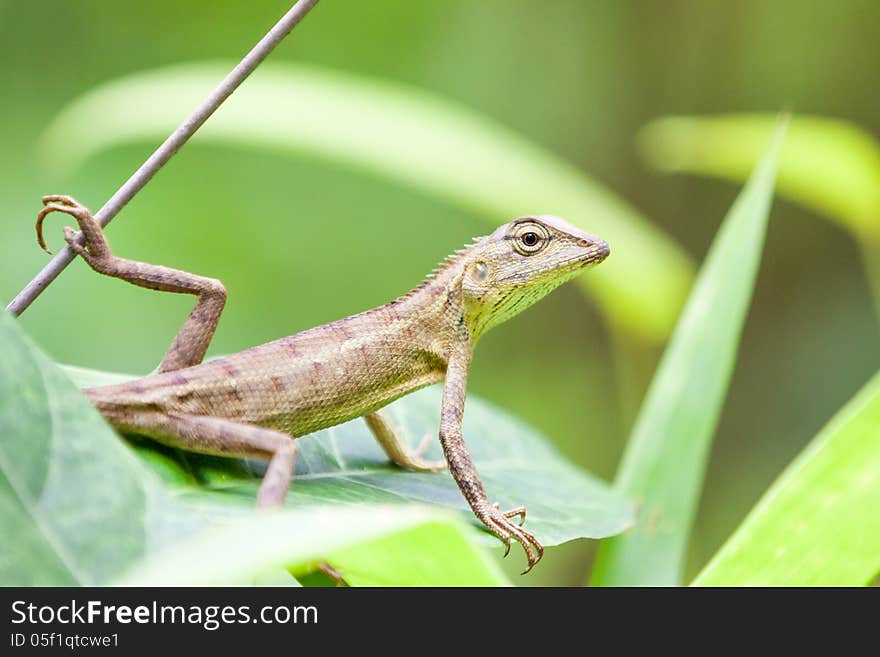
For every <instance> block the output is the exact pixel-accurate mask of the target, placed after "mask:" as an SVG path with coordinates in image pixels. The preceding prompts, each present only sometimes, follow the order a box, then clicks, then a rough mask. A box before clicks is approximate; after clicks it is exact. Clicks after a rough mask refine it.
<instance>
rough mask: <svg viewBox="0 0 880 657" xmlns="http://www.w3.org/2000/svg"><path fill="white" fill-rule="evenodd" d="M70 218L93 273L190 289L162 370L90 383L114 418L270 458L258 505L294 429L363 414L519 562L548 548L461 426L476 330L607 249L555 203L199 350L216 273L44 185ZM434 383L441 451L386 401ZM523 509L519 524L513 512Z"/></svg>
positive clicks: (399, 456)
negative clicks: (442, 479)
mask: <svg viewBox="0 0 880 657" xmlns="http://www.w3.org/2000/svg"><path fill="white" fill-rule="evenodd" d="M52 212H60V213H64V214H67V215H69V216H71V217H73V218H74V219H75V220H76V222H77V224H78V226H79V230H80V231H81V233H82V236H83V243H82V244H80V243H79V241H78V233H77V231H75V230H74V229H73V228H72V227H70V226H65V228H64V239H65V241H66V242H67V244H68V245H70V247H71V248H72V249H73V250H74V251H75V253H76V254H77V255H79V256H81V257H82V259H83V260H85V261H86V263H87V264H88V265H89V266H90V267H91V268H92V269H93V270H94V271H96V272H98V273H100V274H104V275H107V276H111V277H114V278H119V279H122V280H125V281H127V282H129V283H132V284H134V285H138V286H140V287H145V288H150V289H155V290H161V291H165V292H175V293H182V294H191V295H195V296H196V302H195V306H194V308H193V310H192V312H191V313H190V314H189V316H188V317H187V318H186V320H185V321H184V323H183V325H182V326H181V328H180V329H179V331H178V333H177V334H176V336H175V337H174V339H173V341H172V342H171V345H170V346H169V347H168V350H167V352H166V353H165V356H164V358H163V359H162V361H161V363H160V364H159V367H158V369H157V370H156V371H155V372H154V373H152V374H148V375H147V376H144V377H142V378H138V379H135V380H133V381H128V382H125V383H118V384H112V385H106V386H99V387H92V388H86V389H85V390H84V393H85V395H86V396H87V397H88V399H89V400H90V401H91V402H92V404H93V405H94V406H95V407H96V408H97V410H98V412H99V413H100V414H101V415H102V416H103V417H104V419H105V420H106V421H107V422H108V423H109V424H110V425H111V426H112V427H114V428H115V429H117V430H119V431H122V432H126V433H135V434H140V435H143V436H146V437H147V438H151V439H153V440H155V441H157V442H160V443H163V444H166V445H170V446H173V447H178V448H182V449H184V450H189V451H193V452H198V453H204V454H213V455H222V456H229V457H241V458H257V459H262V460H265V461H268V465H267V468H266V472H265V475H264V476H263V480H262V482H261V483H260V487H259V490H258V493H257V506H258V507H261V508H272V507H279V506H282V505H283V504H284V501H285V498H286V495H287V490H288V487H289V485H290V483H291V480H292V477H293V471H294V465H295V460H296V452H297V448H296V442H295V440H292V438H297V437H300V436H304V435H306V434H309V433H312V432H315V431H318V430H320V429H323V428H326V427H330V426H333V425H336V424H340V423H342V422H345V421H348V420H351V419H354V418H357V417H361V416H362V417H364V418H365V420H366V423H367V425H368V427H369V429H370V431H371V432H372V434H373V435H374V436H375V438H376V439H377V441H378V443H379V445H380V446H381V447H382V448H383V450H384V451H385V453H386V454H387V456H388V457H389V459H390V460H391V461H392V462H394V463H396V464H397V465H399V466H402V467H404V468H408V469H411V470H416V471H435V470H440V469H443V468H445V467H448V468H449V471H450V473H451V475H452V477H453V478H454V479H455V482H456V483H457V485H458V487H459V489H460V490H461V493H462V494H463V496H464V498H465V500H466V501H467V503H468V504H469V506H470V508H471V509H472V511H473V513H474V515H475V516H476V518H477V519H479V520H480V521H481V522H482V523H483V524H484V525H485V526H486V528H487V529H488V530H489V531H491V532H492V533H493V534H495V535H496V536H497V537H498V538H499V539H500V540H501V541H502V542H503V544H504V545H505V547H506V550H505V556H507V554H509V552H510V546H511V539H513V540H515V541H517V542H518V543H519V544H520V545H521V546H522V548H523V550H524V552H525V556H526V559H527V562H528V565H527V568H526V570H525V571H524V573H525V572H528V571H529V570H531V569H532V567H534V565H535V564H536V563H538V561H539V560H540V559H541V557H542V556H543V553H544V547H543V545H542V544H541V542H540V541H539V540H538V539H537V538H536V537H535V536H534V535H533V534H532V533H531V532H529V531H527V530H526V529H524V528H523V524H524V522H525V517H526V510H525V507H522V506H521V507H517V508H514V509H510V510H501V508H500V506H499V505H498V504H493V503H490V502H489V498H488V496H487V493H486V491H485V489H484V487H483V484H482V482H481V480H480V476H479V473H478V472H477V469H476V467H475V465H474V462H473V459H472V458H471V455H470V452H469V450H468V447H467V445H466V444H465V442H464V437H463V435H462V419H463V415H464V404H465V391H466V384H467V375H468V368H469V365H470V362H471V356H472V353H473V349H474V347H475V345H476V344H477V341H478V340H479V339H480V338H481V337H482V336H483V335H484V334H485V333H486V332H487V331H488V330H489V329H491V328H493V327H495V326H497V325H498V324H500V323H501V322H504V321H505V320H507V319H509V318H510V317H512V316H514V315H516V314H517V313H519V312H520V311H522V310H524V309H525V308H527V307H529V306H531V305H532V304H534V303H535V302H536V301H538V300H539V299H541V298H542V297H544V296H545V295H547V294H548V293H549V292H551V291H552V290H553V289H555V288H556V287H558V286H559V285H561V284H562V283H565V282H566V281H568V280H570V279H572V278H573V277H575V276H576V275H578V274H579V273H580V272H581V271H582V270H584V269H586V268H588V267H591V266H593V265H596V264H598V263H600V262H602V261H603V260H604V259H605V258H606V257H608V255H609V253H610V249H609V246H608V244H607V243H606V242H605V241H604V240H602V239H601V238H599V237H596V236H594V235H591V234H589V233H586V232H584V231H583V230H580V229H579V228H576V227H574V226H572V225H570V224H569V223H567V222H566V221H564V220H563V219H561V218H559V217H555V216H551V215H528V216H522V217H518V218H516V219H514V220H512V221H510V222H508V223H505V224H503V225H501V226H500V227H499V228H497V229H496V230H495V231H494V232H492V233H491V234H489V235H487V236H484V237H478V238H474V240H473V242H472V243H471V244H469V245H466V246H465V247H464V248H462V249H459V250H458V251H456V252H455V253H453V254H452V255H450V256H449V257H447V258H446V259H445V260H444V261H443V262H442V263H441V264H440V265H439V266H438V267H437V268H436V269H435V270H434V271H433V272H432V273H431V274H429V275H428V277H427V278H426V279H425V280H424V281H423V282H422V283H421V284H420V285H418V286H417V287H415V288H414V289H412V290H411V291H410V292H407V293H406V294H404V295H402V296H400V297H398V298H397V299H395V300H393V301H391V302H389V303H386V304H385V305H382V306H378V307H376V308H373V309H371V310H367V311H365V312H361V313H359V314H355V315H352V316H350V317H346V318H344V319H340V320H337V321H334V322H331V323H329V324H324V325H322V326H318V327H316V328H312V329H308V330H305V331H302V332H300V333H296V334H294V335H291V336H288V337H284V338H281V339H278V340H275V341H273V342H268V343H266V344H263V345H260V346H256V347H252V348H250V349H246V350H244V351H240V352H237V353H234V354H230V355H227V356H222V357H218V358H215V359H211V360H207V361H204V362H203V358H204V356H205V352H206V351H207V349H208V345H209V343H210V341H211V338H212V337H213V335H214V331H215V329H216V327H217V323H218V321H219V318H220V314H221V312H222V310H223V307H224V304H225V302H226V289H225V288H224V286H223V284H222V283H221V282H220V281H219V280H218V279H215V278H208V277H204V276H198V275H195V274H191V273H189V272H185V271H181V270H177V269H171V268H168V267H164V266H161V265H153V264H147V263H143V262H137V261H133V260H127V259H124V258H121V257H118V256H116V255H114V254H113V253H112V252H111V250H110V246H109V244H108V242H107V239H106V237H105V236H104V233H103V229H102V228H101V226H100V224H99V223H98V222H97V221H96V219H95V218H94V216H93V215H92V213H91V212H90V211H89V209H88V208H87V207H86V206H84V205H83V204H81V203H79V202H78V201H76V200H75V199H74V198H72V197H70V196H65V195H50V196H45V197H43V208H42V209H41V210H40V212H39V214H38V215H37V221H36V231H37V241H38V243H39V244H40V246H41V247H43V249H45V250H47V251H48V248H47V247H46V243H45V240H44V238H43V220H44V218H45V217H46V216H47V215H48V214H49V213H52ZM441 381H442V382H443V395H442V402H441V410H440V429H439V438H440V443H441V445H442V448H443V454H444V456H445V463H444V462H430V461H427V460H425V459H424V458H422V452H423V450H424V448H425V447H426V443H425V442H424V441H423V443H422V446H421V447H419V448H418V449H416V450H412V451H411V450H409V449H408V448H407V447H406V445H405V443H404V441H403V440H402V437H401V436H400V435H399V431H398V429H397V428H396V427H395V426H394V425H393V424H392V423H391V422H390V420H389V419H388V417H387V416H386V414H385V413H383V411H382V410H381V409H382V407H384V406H385V405H387V404H388V403H390V402H392V401H394V400H395V399H397V398H399V397H401V396H402V395H405V394H407V393H409V392H412V391H414V390H416V389H418V388H422V387H424V386H427V385H430V384H434V383H439V382H441ZM514 519H518V522H514Z"/></svg>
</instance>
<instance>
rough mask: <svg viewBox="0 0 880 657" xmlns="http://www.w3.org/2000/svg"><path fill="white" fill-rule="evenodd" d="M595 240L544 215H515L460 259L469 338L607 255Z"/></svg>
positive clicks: (482, 331)
mask: <svg viewBox="0 0 880 657" xmlns="http://www.w3.org/2000/svg"><path fill="white" fill-rule="evenodd" d="M609 253H610V249H609V248H608V244H607V243H606V242H605V241H604V240H602V239H601V238H599V237H596V236H594V235H590V234H589V233H585V232H584V231H582V230H580V229H579V228H575V227H574V226H572V225H571V224H569V223H567V222H566V221H563V220H562V219H560V218H559V217H554V216H550V215H542V216H526V217H519V218H518V219H514V220H513V221H511V222H509V223H507V224H504V225H503V226H501V227H499V228H498V229H497V230H496V231H495V232H494V233H492V234H491V235H488V236H487V237H483V238H482V239H480V240H479V241H477V242H476V243H475V244H474V245H473V246H472V247H471V248H470V249H468V250H467V252H466V253H465V254H464V255H465V257H464V258H463V259H462V264H463V268H462V279H461V285H462V293H463V296H464V307H465V317H466V321H467V323H468V327H469V329H470V330H471V334H472V336H473V338H474V339H476V338H478V337H479V336H480V335H482V334H483V333H485V332H486V331H487V330H489V329H490V328H492V327H493V326H497V325H498V324H500V323H501V322H503V321H505V320H507V319H509V318H511V317H513V316H514V315H516V314H517V313H519V312H520V311H522V310H524V309H525V308H528V307H529V306H531V305H532V304H533V303H535V302H536V301H538V300H540V299H541V298H543V297H544V296H545V295H547V294H548V293H549V292H551V291H553V290H554V289H555V288H557V287H558V286H560V285H562V284H563V283H565V282H566V281H568V280H570V279H572V278H574V277H575V276H576V275H577V274H578V273H580V272H581V271H582V270H584V269H586V268H588V267H590V266H593V265H597V264H599V263H600V262H602V261H603V260H604V259H605V258H607V257H608V254H609Z"/></svg>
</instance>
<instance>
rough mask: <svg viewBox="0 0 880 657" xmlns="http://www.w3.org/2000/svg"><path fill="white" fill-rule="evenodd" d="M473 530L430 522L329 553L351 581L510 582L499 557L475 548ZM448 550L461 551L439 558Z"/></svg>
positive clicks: (385, 583)
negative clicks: (496, 557) (490, 555)
mask: <svg viewBox="0 0 880 657" xmlns="http://www.w3.org/2000/svg"><path fill="white" fill-rule="evenodd" d="M471 531H472V530H471ZM469 535H470V531H467V532H465V531H463V530H462V528H461V527H460V526H458V525H457V524H452V523H445V524H438V523H434V524H425V525H421V526H417V527H414V528H412V529H410V530H406V531H403V532H400V533H399V534H396V535H393V536H390V537H383V538H379V539H376V540H375V541H370V542H369V543H365V544H362V545H359V546H357V547H356V548H354V549H352V548H349V549H346V550H340V551H338V552H331V553H329V555H328V557H327V559H328V561H329V562H330V563H331V564H332V565H333V567H334V568H335V569H336V570H337V571H339V573H340V574H341V575H342V576H343V578H344V579H345V581H346V583H347V584H349V585H351V586H504V585H507V584H509V582H508V580H507V578H506V577H505V575H504V574H503V573H502V572H501V569H500V568H499V567H498V563H497V562H496V561H495V560H493V559H488V558H487V557H486V554H485V552H483V551H482V550H475V549H473V547H472V543H471V542H470V540H469ZM447 554H450V555H451V554H454V555H456V556H455V558H454V560H452V559H442V560H441V559H437V555H447Z"/></svg>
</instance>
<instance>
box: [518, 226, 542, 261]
mask: <svg viewBox="0 0 880 657" xmlns="http://www.w3.org/2000/svg"><path fill="white" fill-rule="evenodd" d="M546 244H547V232H546V231H545V230H544V229H543V228H542V227H541V226H539V225H538V224H522V225H521V226H519V228H518V230H517V231H516V234H515V235H514V241H513V245H514V248H516V250H517V251H519V252H520V253H521V254H522V255H533V254H535V253H537V252H538V251H540V250H541V249H543V248H544V246H546Z"/></svg>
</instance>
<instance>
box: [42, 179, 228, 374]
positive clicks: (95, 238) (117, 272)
mask: <svg viewBox="0 0 880 657" xmlns="http://www.w3.org/2000/svg"><path fill="white" fill-rule="evenodd" d="M43 205H44V206H45V207H44V208H43V209H42V210H41V211H40V213H39V214H38V215H37V226H36V227H37V241H38V242H39V244H40V246H41V247H43V248H44V249H46V242H45V241H44V240H43V219H45V217H46V215H47V214H49V213H50V212H63V213H64V214H68V215H70V216H71V217H73V218H74V219H76V221H77V223H78V224H79V228H80V230H81V231H82V233H83V237H84V238H85V246H81V245H79V244H77V243H76V242H75V241H74V240H75V238H76V233H75V232H74V230H73V229H72V228H70V227H69V226H66V227H65V228H64V240H65V241H66V242H67V244H68V245H69V246H70V248H72V249H73V250H74V251H75V252H76V253H77V254H78V255H80V256H82V258H83V260H85V261H86V262H87V263H88V264H89V266H90V267H91V268H92V269H94V270H95V271H96V272H98V273H100V274H104V275H105V276H111V277H113V278H121V279H122V280H124V281H128V282H129V283H132V284H134V285H138V286H140V287H146V288H149V289H152V290H162V291H165V292H177V293H179V294H180V293H182V294H194V295H196V296H197V297H198V301H196V305H195V307H194V308H193V310H192V312H191V313H190V314H189V317H187V319H186V321H185V322H184V323H183V326H181V327H180V330H179V331H178V332H177V335H176V336H175V337H174V340H173V341H172V342H171V346H169V347H168V351H167V352H165V357H164V358H163V359H162V362H161V363H160V364H159V371H160V372H169V371H171V370H178V369H182V368H184V367H190V366H192V365H197V364H199V363H200V362H202V358H204V357H205V352H206V351H207V350H208V345H209V344H210V342H211V338H212V337H213V336H214V331H215V330H216V328H217V322H218V321H219V320H220V313H221V312H222V311H223V306H224V304H225V303H226V289H225V288H224V287H223V284H222V283H221V282H220V281H218V280H217V279H215V278H206V277H205V276H197V275H195V274H190V273H189V272H185V271H181V270H179V269H171V268H169V267H163V266H161V265H151V264H147V263H144V262H136V261H134V260H126V259H124V258H119V257H117V256H115V255H113V254H112V253H111V252H110V246H109V245H108V244H107V239H106V238H105V237H104V232H103V230H102V229H101V225H100V224H99V223H98V222H97V221H96V220H95V218H94V217H93V216H92V213H91V212H90V211H89V209H88V208H87V207H86V206H84V205H83V204H82V203H80V202H79V201H77V200H76V199H74V198H72V197H70V196H61V195H52V196H44V197H43ZM46 250H47V251H48V249H46Z"/></svg>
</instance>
